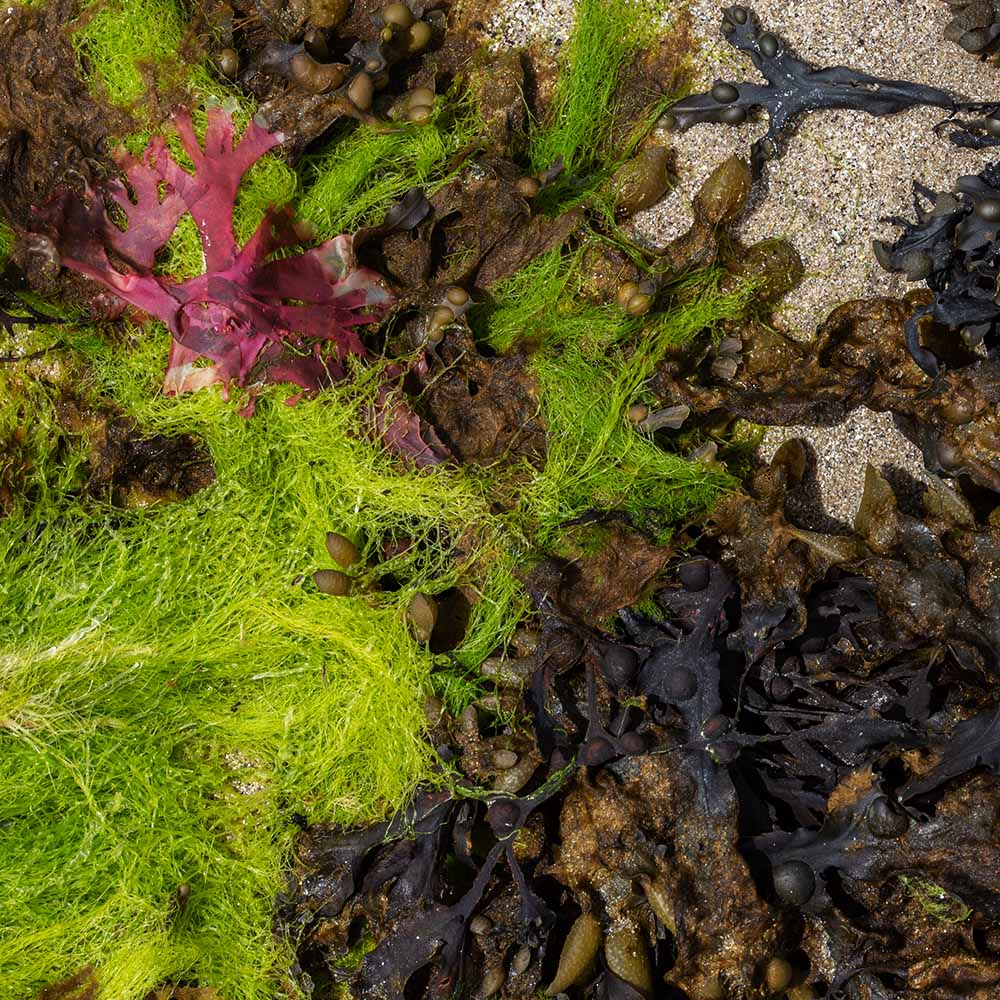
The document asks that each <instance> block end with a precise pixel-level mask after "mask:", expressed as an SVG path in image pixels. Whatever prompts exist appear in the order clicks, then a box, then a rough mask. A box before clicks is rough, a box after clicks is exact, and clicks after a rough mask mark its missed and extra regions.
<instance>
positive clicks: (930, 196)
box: [874, 118, 1000, 377]
mask: <svg viewBox="0 0 1000 1000" xmlns="http://www.w3.org/2000/svg"><path fill="white" fill-rule="evenodd" d="M993 121H996V119H992V118H991V119H988V122H993ZM914 208H915V209H916V214H917V217H916V221H914V222H910V221H909V220H907V219H903V218H898V217H897V218H893V219H890V220H889V221H891V222H893V223H895V224H896V225H897V226H899V227H900V228H901V229H902V230H903V233H902V235H901V236H900V237H899V238H898V239H897V240H896V241H895V243H893V244H891V245H889V244H887V243H884V242H881V241H878V240H876V241H875V243H874V249H875V255H876V257H877V258H878V261H879V263H880V264H881V265H882V266H883V267H884V268H885V269H886V270H887V271H896V272H900V273H903V274H905V275H906V277H907V278H908V279H909V280H910V281H925V282H926V283H927V286H928V288H930V289H931V291H933V293H934V298H933V299H932V301H930V302H928V303H927V304H925V305H922V306H921V307H920V308H918V309H917V310H916V311H915V312H914V314H913V315H912V316H911V317H910V318H909V319H908V320H907V321H906V346H907V348H908V349H909V351H910V354H911V356H912V357H913V359H914V361H916V362H917V364H918V365H920V367H921V369H922V370H923V371H925V372H926V373H927V374H928V375H930V376H932V377H933V376H936V375H937V374H938V373H939V371H940V370H941V363H942V361H944V362H945V363H946V365H947V367H948V368H950V369H952V370H956V369H961V368H962V367H963V366H964V365H969V364H972V363H973V361H974V357H975V356H976V352H977V349H980V348H981V352H982V354H983V355H985V357H986V358H988V359H990V360H996V358H997V357H998V351H1000V340H998V321H1000V305H998V304H997V302H996V294H997V291H996V290H997V277H998V275H1000V263H998V261H997V237H998V233H1000V163H995V164H992V165H991V166H989V167H987V168H986V169H985V170H983V171H982V173H980V174H977V175H973V176H967V177H960V178H959V179H958V181H957V183H956V184H955V190H954V192H935V191H931V190H930V189H929V188H927V187H925V186H924V185H922V184H914ZM925 317H926V318H929V319H930V320H931V321H932V322H933V324H934V326H935V327H936V328H938V329H937V332H936V334H932V335H931V336H930V337H929V338H928V339H929V340H930V344H929V345H926V346H925V345H923V344H922V343H921V328H922V325H923V324H922V321H923V320H924V319H925ZM944 337H947V338H948V339H949V340H958V341H959V345H960V346H959V353H958V355H956V352H955V351H954V350H952V351H950V352H949V350H948V347H949V345H948V344H947V342H945V343H944V344H941V346H937V345H938V344H939V343H941V341H942V338H944ZM963 348H964V350H965V352H966V357H965V358H963V357H962V356H961V351H962V349H963ZM970 352H971V356H970ZM945 358H947V360H946V361H945Z"/></svg>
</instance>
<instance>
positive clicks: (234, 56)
mask: <svg viewBox="0 0 1000 1000" xmlns="http://www.w3.org/2000/svg"><path fill="white" fill-rule="evenodd" d="M218 63H219V72H220V73H221V74H222V75H223V76H228V77H229V78H230V79H232V78H233V77H235V76H236V74H237V73H239V71H240V56H239V53H238V52H237V51H236V49H223V50H222V51H221V52H220V53H219V55H218Z"/></svg>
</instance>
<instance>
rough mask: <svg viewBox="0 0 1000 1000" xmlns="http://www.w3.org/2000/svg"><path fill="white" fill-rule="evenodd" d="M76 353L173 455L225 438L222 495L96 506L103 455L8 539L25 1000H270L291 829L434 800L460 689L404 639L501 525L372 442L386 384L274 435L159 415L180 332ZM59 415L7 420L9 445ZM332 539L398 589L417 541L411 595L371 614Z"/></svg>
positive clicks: (1, 969) (4, 963) (42, 492)
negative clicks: (93, 990) (432, 711)
mask: <svg viewBox="0 0 1000 1000" xmlns="http://www.w3.org/2000/svg"><path fill="white" fill-rule="evenodd" d="M135 333H136V331H133V334H135ZM76 347H77V349H78V350H79V351H80V352H81V353H82V354H84V355H85V356H87V355H89V356H87V358H86V360H87V364H88V367H89V370H90V371H91V373H92V385H93V388H94V390H95V391H97V392H99V393H100V394H101V395H107V396H110V397H113V398H114V399H115V400H117V402H118V403H119V405H121V406H123V407H124V408H126V409H128V410H129V411H130V412H131V413H132V414H133V415H134V416H135V417H136V418H137V419H140V420H141V421H142V422H143V425H144V427H145V428H146V430H147V432H149V433H152V432H161V433H168V434H170V433H176V432H180V431H182V430H183V431H184V432H186V433H194V434H197V435H199V436H200V437H201V438H202V439H203V440H204V442H205V445H206V447H207V448H208V450H209V452H210V454H211V457H212V459H213V461H214V464H215V468H216V471H217V477H218V478H217V482H216V483H215V484H214V485H213V486H211V487H209V488H208V489H206V490H204V491H203V492H201V493H198V494H196V495H195V496H193V497H191V498H189V499H187V500H184V501H182V502H178V503H172V504H167V505H164V506H154V507H151V508H136V509H133V510H128V509H120V508H112V507H109V506H107V505H106V504H104V503H103V502H101V501H100V499H99V498H87V497H86V496H84V495H81V494H80V493H79V491H78V490H74V489H73V486H74V484H75V483H78V482H79V480H80V476H79V472H80V469H81V465H80V462H81V460H82V459H83V458H85V456H86V452H87V450H86V448H85V447H83V446H82V445H78V447H77V448H76V449H75V454H76V459H75V461H74V463H70V468H69V470H68V471H65V472H59V471H58V470H59V469H60V468H61V463H60V462H59V461H56V460H55V456H54V455H52V454H51V453H46V452H45V451H44V450H42V451H40V454H39V458H40V459H41V463H42V464H40V465H37V466H36V467H35V472H34V479H33V482H32V488H31V489H30V490H29V492H30V495H31V500H30V502H29V501H24V502H23V503H21V504H20V505H19V506H18V507H16V508H15V509H14V510H13V511H10V512H9V513H8V514H7V516H6V517H4V518H3V519H0V559H2V567H3V569H2V573H0V619H2V624H0V649H2V650H3V653H2V654H0V691H2V694H0V741H2V743H3V753H2V754H0V758H2V763H0V789H2V790H3V796H2V799H3V801H2V804H0V856H2V857H3V858H4V861H5V863H4V865H3V866H2V867H3V872H4V874H3V875H0V885H2V888H3V894H2V899H0V927H2V928H3V931H2V932H0V981H3V982H4V984H5V988H6V989H9V990H10V991H11V993H10V995H24V994H26V993H28V992H30V991H31V990H33V989H37V988H38V987H39V986H41V985H43V984H44V983H45V982H47V981H52V980H55V979H60V978H62V977H64V976H66V975H68V974H70V973H72V972H73V971H74V970H75V969H76V968H77V967H79V966H81V965H83V964H86V963H95V964H97V965H98V967H99V974H100V978H101V981H102V983H103V987H104V990H105V991H106V995H108V996H114V997H130V996H141V995H143V994H144V993H145V992H146V991H147V990H149V989H150V988H151V987H152V986H153V985H155V984H156V983H157V982H162V981H165V980H170V979H175V980H176V979H178V978H194V979H196V980H197V981H200V982H203V983H206V984H211V985H214V986H216V987H218V988H219V989H220V990H221V992H222V993H223V995H225V996H226V997H227V998H232V1000H238V998H244V997H263V996H267V995H271V991H272V989H273V986H274V983H273V981H272V977H273V975H274V972H275V970H276V969H278V968H280V966H281V962H282V960H283V957H285V956H284V955H283V952H282V951H281V949H280V948H279V947H278V946H277V945H276V944H275V943H274V942H273V940H272V939H271V935H270V930H269V920H270V911H271V906H272V902H273V894H274V892H275V891H276V889H277V887H278V886H279V885H280V872H281V867H282V865H283V864H284V863H285V860H286V858H287V854H288V848H289V845H290V842H291V837H292V835H293V833H294V827H293V825H292V824H291V821H290V817H291V814H292V813H294V812H300V813H302V814H304V815H306V816H308V817H309V819H310V820H316V819H327V820H334V821H340V822H345V823H359V822H365V821H370V820H372V819H375V818H378V817H380V816H381V815H383V814H384V813H385V812H386V811H387V810H388V809H391V808H393V807H395V806H398V805H399V804H400V803H401V802H402V801H403V800H404V798H405V797H406V795H407V793H408V792H409V791H410V790H411V789H412V787H413V785H414V783H415V782H416V781H417V780H420V779H425V780H426V779H428V778H429V777H431V775H430V772H429V770H428V765H429V752H430V751H429V748H428V747H426V746H425V745H424V744H423V742H422V740H421V738H420V733H421V731H422V727H423V717H422V712H421V701H422V698H423V695H424V693H425V692H426V690H427V688H428V686H429V677H430V673H431V670H432V668H433V666H434V661H433V658H432V657H431V656H430V654H428V653H427V652H426V650H425V649H422V648H421V647H419V646H418V645H417V643H416V642H415V641H414V640H413V638H412V637H411V636H410V633H409V630H408V628H407V626H406V623H405V614H404V612H405V607H406V604H407V602H408V600H409V597H410V595H412V593H413V592H414V591H415V590H417V589H420V590H425V591H430V592H435V591H437V590H440V589H443V588H445V587H447V586H450V585H452V584H453V583H454V581H455V577H456V573H455V569H454V566H453V564H452V560H451V558H450V554H449V550H448V546H447V545H446V544H445V543H444V542H443V539H444V538H446V537H448V536H449V535H450V537H457V535H458V533H459V532H467V531H468V527H469V525H470V522H472V523H474V522H475V519H476V517H477V512H478V515H479V516H480V517H483V518H485V517H486V516H487V508H486V505H485V501H484V499H483V498H482V497H481V496H480V495H479V494H478V492H477V491H476V490H475V489H474V488H473V487H471V486H470V484H468V483H466V482H465V481H464V479H463V477H462V476H461V474H460V473H459V472H458V471H457V470H449V469H440V470H434V471H433V472H432V473H431V474H422V473H416V472H413V473H407V472H405V470H404V471H400V470H399V469H398V467H397V466H396V464H395V463H394V462H393V461H392V460H391V459H390V458H389V457H388V456H387V455H386V453H385V452H384V451H383V450H382V449H381V448H380V447H379V446H378V445H377V444H376V443H374V442H372V441H371V440H370V439H369V438H368V437H367V436H366V434H365V433H364V428H363V426H362V424H361V422H360V417H359V405H358V404H359V401H362V400H363V398H364V392H365V387H367V390H368V391H369V394H370V393H371V391H373V390H374V383H373V382H372V381H371V380H370V379H367V378H365V377H360V378H359V379H358V380H356V381H355V383H353V384H352V386H351V387H350V388H349V389H348V388H347V387H342V388H338V389H333V390H331V391H330V392H328V393H326V394H324V395H323V396H322V397H320V398H318V399H316V400H308V401H303V402H301V403H300V404H299V405H298V406H296V407H294V408H292V407H288V406H286V405H285V404H284V402H283V400H282V398H281V395H282V394H281V393H280V392H278V393H271V394H270V395H268V396H267V397H266V398H264V399H263V400H261V401H260V403H259V404H258V406H259V407H261V408H262V410H261V412H259V413H258V415H257V416H256V417H255V419H254V420H252V421H247V420H245V419H244V418H242V417H240V416H239V415H238V413H237V412H236V409H235V408H234V407H233V406H232V405H230V404H228V403H226V402H224V401H223V400H222V399H221V397H220V395H219V394H218V393H216V392H201V393H197V394H194V395H192V396H188V397H183V398H181V399H178V400H167V399H164V398H163V397H162V396H160V395H159V394H158V384H157V383H158V376H159V370H160V365H161V363H162V360H161V359H162V358H163V356H164V352H165V349H166V343H165V335H164V332H163V331H161V333H160V334H159V335H158V336H155V337H149V338H143V339H139V338H136V339H135V340H134V341H132V342H131V343H130V344H129V345H128V346H127V347H126V348H122V349H110V348H108V347H107V346H105V345H103V344H102V343H101V342H100V341H98V340H97V339H96V338H87V337H81V338H80V339H79V340H78V341H77V343H76ZM10 377H13V376H10ZM52 392H53V395H55V391H54V390H53V391H52ZM8 398H9V397H8ZM49 403H50V405H49V407H48V409H49V410H52V409H53V406H54V404H55V399H52V400H50V401H49ZM45 404H46V400H45V399H44V398H43V397H42V395H41V390H37V391H36V392H35V395H34V396H33V397H32V399H31V400H30V402H29V401H28V400H25V401H24V406H23V407H22V408H21V409H19V410H18V412H17V413H16V414H12V413H11V412H10V410H11V407H10V404H9V403H7V404H5V406H4V407H3V410H2V411H0V412H3V413H4V414H5V417H6V420H5V421H4V422H0V427H2V428H3V429H4V430H6V429H7V428H8V427H10V426H11V425H12V424H17V425H18V426H20V425H22V424H24V423H26V422H27V421H28V413H27V412H26V409H27V407H28V406H30V408H31V412H32V413H33V414H34V416H35V418H37V416H38V415H39V414H42V415H43V416H44V414H45V410H46V405H45ZM18 418H20V419H18ZM49 419H50V422H51V424H52V425H53V426H57V421H56V419H55V417H54V416H52V417H50V418H49ZM44 423H45V421H44V420H43V421H42V424H43V425H44ZM50 430H51V427H50ZM49 437H50V438H53V439H54V438H55V437H57V435H56V434H51V433H50V435H49ZM41 443H42V444H44V440H43V441H42V442H41ZM327 530H338V531H341V532H343V533H345V534H349V535H351V536H352V537H355V538H358V539H359V540H361V541H362V542H363V544H364V552H365V555H366V558H368V559H369V560H372V561H374V560H377V559H378V557H379V555H380V553H381V551H382V546H383V545H384V544H385V543H386V542H388V541H391V540H401V539H404V538H405V539H409V540H412V541H413V542H414V543H415V544H414V545H413V546H412V548H411V549H410V550H408V551H407V552H406V553H404V554H403V555H401V556H398V557H397V558H396V559H394V560H392V561H391V563H383V564H382V566H381V571H391V572H392V573H393V574H394V576H396V577H397V578H399V579H402V580H405V581H406V582H405V585H404V587H403V588H402V589H401V590H399V591H397V592H392V593H380V592H377V591H369V590H367V589H366V588H369V587H373V586H375V584H376V578H377V572H376V571H372V572H370V573H362V574H361V575H360V578H359V580H358V583H357V590H358V592H357V595H356V596H353V597H347V598H340V599H336V598H330V597H326V596H324V595H322V594H320V593H319V592H318V591H317V590H316V588H315V587H314V586H313V585H312V583H311V581H310V579H309V573H310V572H311V571H312V570H314V569H316V568H319V567H323V566H328V565H329V557H328V556H327V555H326V553H325V549H324V546H323V539H324V533H325V532H326V531H327ZM301 576H304V581H301V582H297V578H299V577H301ZM181 882H187V883H188V884H189V885H190V886H191V899H190V902H189V904H188V906H187V908H186V909H185V911H184V913H183V915H181V916H178V917H177V918H176V919H175V918H174V916H173V909H172V908H173V902H172V894H173V891H174V890H175V889H176V887H177V885H179V884H180V883H181Z"/></svg>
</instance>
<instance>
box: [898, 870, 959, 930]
mask: <svg viewBox="0 0 1000 1000" xmlns="http://www.w3.org/2000/svg"><path fill="white" fill-rule="evenodd" d="M899 881H900V882H902V883H903V885H904V886H905V887H906V890H907V891H908V892H909V893H910V895H911V896H912V897H913V898H914V899H915V900H916V901H917V903H919V905H920V907H921V909H922V910H923V911H924V912H925V913H926V914H927V915H928V916H929V917H931V918H932V919H933V920H936V921H937V922H938V923H941V924H960V923H963V922H964V921H966V920H968V919H969V917H971V916H972V913H973V910H972V907H971V906H969V905H967V904H966V903H965V902H963V901H962V900H961V899H959V898H958V896H956V895H954V893H951V892H949V891H948V890H947V889H946V888H945V887H944V886H942V885H938V883H937V882H934V881H932V880H931V879H929V878H925V877H924V876H923V875H900V876H899Z"/></svg>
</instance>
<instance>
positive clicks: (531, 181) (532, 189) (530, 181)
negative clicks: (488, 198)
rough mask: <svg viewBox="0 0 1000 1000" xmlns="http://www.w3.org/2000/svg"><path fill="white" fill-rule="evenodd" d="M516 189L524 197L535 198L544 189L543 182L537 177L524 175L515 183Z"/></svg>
mask: <svg viewBox="0 0 1000 1000" xmlns="http://www.w3.org/2000/svg"><path fill="white" fill-rule="evenodd" d="M514 190H515V191H516V192H517V193H518V194H519V195H520V196H521V197H522V198H534V197H535V195H537V194H538V192H539V191H541V190H542V182H541V181H540V180H539V179H538V178H537V177H522V178H521V179H520V180H519V181H518V182H517V183H516V184H515V185H514Z"/></svg>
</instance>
